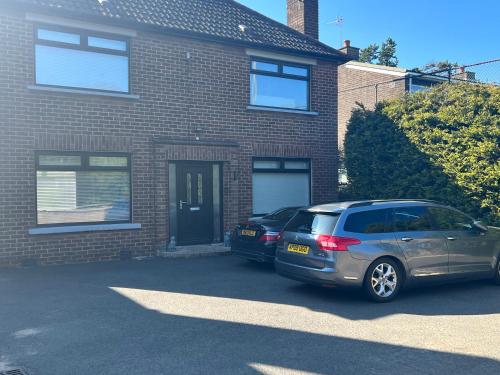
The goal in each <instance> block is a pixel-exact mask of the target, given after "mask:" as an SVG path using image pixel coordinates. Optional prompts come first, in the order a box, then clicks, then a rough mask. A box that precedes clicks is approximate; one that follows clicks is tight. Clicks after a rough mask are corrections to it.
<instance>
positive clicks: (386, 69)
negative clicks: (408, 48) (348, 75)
mask: <svg viewBox="0 0 500 375" xmlns="http://www.w3.org/2000/svg"><path fill="white" fill-rule="evenodd" d="M343 66H345V67H346V68H350V69H358V70H363V71H367V72H372V73H380V74H387V75H391V76H397V77H415V78H418V79H421V80H427V81H446V80H448V78H447V77H442V76H438V75H435V74H434V75H433V74H426V73H419V72H416V71H414V70H409V69H405V68H399V67H392V66H385V65H378V64H370V63H363V62H360V61H355V60H351V61H348V62H346V63H345V64H344V65H343Z"/></svg>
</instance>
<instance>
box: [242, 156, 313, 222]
mask: <svg viewBox="0 0 500 375" xmlns="http://www.w3.org/2000/svg"><path fill="white" fill-rule="evenodd" d="M310 185H311V173H310V161H309V160H305V159H279V158H269V159H254V161H253V174H252V198H253V213H254V215H263V214H266V213H269V212H273V211H275V210H278V209H280V208H283V207H304V206H309V204H310V200H311V198H310V197H311V193H310V190H311V186H310Z"/></svg>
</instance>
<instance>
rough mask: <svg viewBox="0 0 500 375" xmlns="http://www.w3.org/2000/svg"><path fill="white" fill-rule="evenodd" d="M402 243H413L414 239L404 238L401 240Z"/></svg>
mask: <svg viewBox="0 0 500 375" xmlns="http://www.w3.org/2000/svg"><path fill="white" fill-rule="evenodd" d="M401 241H404V242H410V241H413V238H411V237H403V238H401Z"/></svg>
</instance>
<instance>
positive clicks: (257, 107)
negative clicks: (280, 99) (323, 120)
mask: <svg viewBox="0 0 500 375" xmlns="http://www.w3.org/2000/svg"><path fill="white" fill-rule="evenodd" d="M247 109H249V110H251V111H268V112H284V113H294V114H297V115H306V116H319V112H311V111H301V110H300V109H284V108H272V107H261V106H258V105H249V106H248V107H247Z"/></svg>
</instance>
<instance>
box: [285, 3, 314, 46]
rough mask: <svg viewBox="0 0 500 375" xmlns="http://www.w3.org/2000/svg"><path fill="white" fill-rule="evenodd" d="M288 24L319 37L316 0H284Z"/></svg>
mask: <svg viewBox="0 0 500 375" xmlns="http://www.w3.org/2000/svg"><path fill="white" fill-rule="evenodd" d="M286 10H287V16H288V26H290V27H291V28H292V29H295V30H297V31H300V32H301V33H303V34H306V35H308V36H310V37H312V38H314V39H319V18H318V17H319V14H318V12H319V10H318V0H286Z"/></svg>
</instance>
